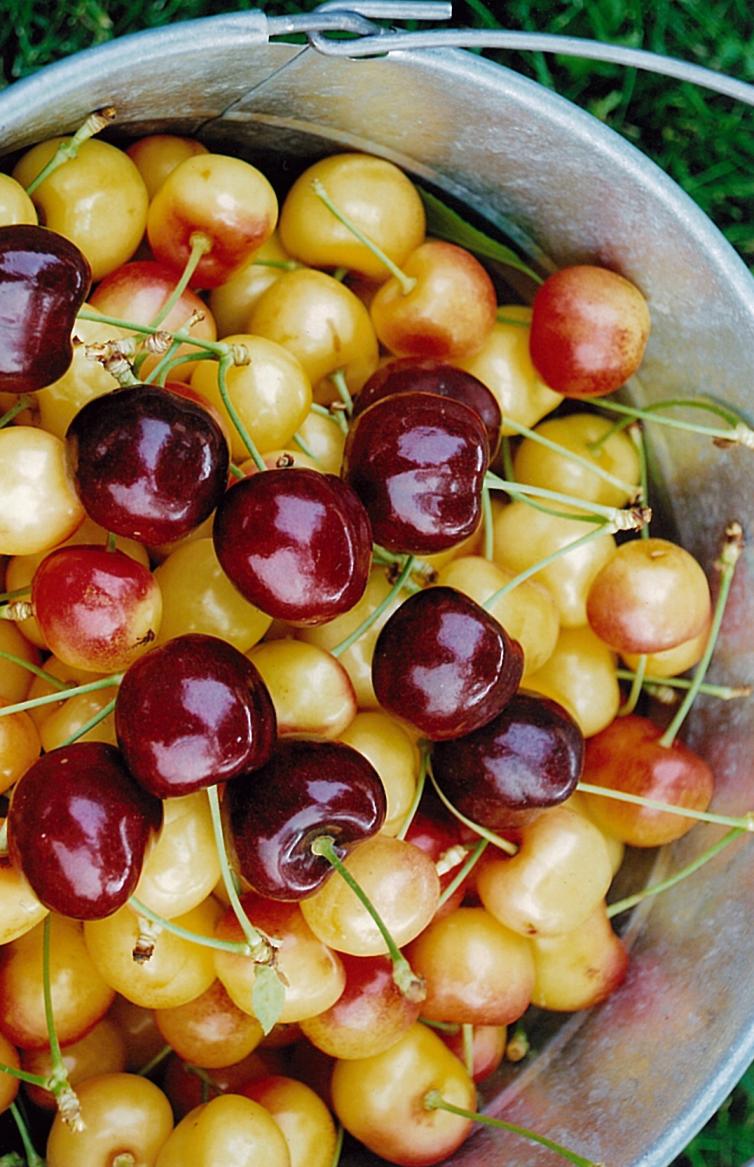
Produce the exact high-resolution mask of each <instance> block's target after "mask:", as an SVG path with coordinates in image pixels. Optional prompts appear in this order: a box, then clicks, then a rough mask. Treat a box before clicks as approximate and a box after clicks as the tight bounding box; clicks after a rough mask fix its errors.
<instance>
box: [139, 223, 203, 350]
mask: <svg viewBox="0 0 754 1167" xmlns="http://www.w3.org/2000/svg"><path fill="white" fill-rule="evenodd" d="M189 244H190V245H191V251H190V252H189V257H188V259H187V260H186V266H185V267H184V269H183V272H182V273H181V278H180V279H179V280H178V283H177V284H176V285H175V287H174V288H173V290H172V292H171V293H170V295H169V296H168V298H167V300H166V301H165V303H164V304H163V305H162V307H161V308H160V310H159V312H158V313H157V315H156V316H155V318H154V320H152V322H151V323H152V324H153V325H154V327H155V328H159V326H160V325H161V324H162V322H163V320H166V319H167V317H168V316H169V315H170V313H171V312H172V310H173V308H174V307H175V306H176V304H177V303H178V301H179V300H180V298H181V296H182V295H183V293H184V292H185V291H186V288H187V287H188V285H189V281H190V280H191V277H192V276H193V274H194V272H195V271H196V269H197V267H198V266H199V262H200V260H201V259H202V256H204V255H206V254H207V252H208V251H211V250H212V240H211V239H210V237H209V235H205V234H204V232H203V231H193V232H192V233H191V236H190V237H189Z"/></svg>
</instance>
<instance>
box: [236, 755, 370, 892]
mask: <svg viewBox="0 0 754 1167" xmlns="http://www.w3.org/2000/svg"><path fill="white" fill-rule="evenodd" d="M226 806H227V809H228V816H229V821H230V828H231V833H232V837H233V842H234V844H235V848H236V854H237V856H238V862H239V866H240V870H241V874H242V875H243V876H244V878H245V879H247V880H248V881H249V883H250V884H251V886H252V887H253V888H254V889H255V891H258V892H259V894H260V895H263V896H267V897H268V898H269V899H276V900H300V899H303V898H304V897H305V896H308V895H311V893H312V892H314V891H316V890H317V888H318V887H319V886H320V885H321V884H322V883H323V882H324V881H325V879H326V878H327V877H328V875H329V874H330V872H331V871H332V868H331V866H330V864H329V863H328V861H327V860H326V859H324V858H322V857H321V856H318V855H314V854H313V853H312V849H311V847H312V843H313V842H314V840H315V839H317V838H319V837H320V836H322V835H330V836H331V837H332V838H333V839H334V840H335V844H336V846H337V847H338V848H339V849H340V850H341V851H343V850H344V849H345V848H346V847H348V845H349V844H351V843H356V842H358V841H359V840H361V839H366V838H368V837H369V836H371V835H374V834H376V833H377V831H379V829H380V827H381V826H382V824H383V822H384V821H385V813H386V809H387V800H386V797H385V789H384V787H383V785H382V782H381V780H380V777H379V775H378V774H377V771H376V770H375V769H374V767H373V766H372V765H371V763H370V762H368V761H367V759H366V758H365V757H364V755H363V754H360V753H358V752H357V751H356V750H354V749H352V748H351V747H350V746H347V745H344V743H343V742H324V741H313V740H302V739H297V738H285V739H282V740H281V741H279V742H278V744H277V746H276V748H275V750H274V751H273V754H272V757H271V758H270V760H269V762H267V764H266V765H265V766H263V767H261V769H259V770H257V771H256V772H255V773H254V774H253V775H250V777H249V778H248V780H244V779H239V780H238V781H237V782H231V784H230V785H229V786H228V789H227V794H226Z"/></svg>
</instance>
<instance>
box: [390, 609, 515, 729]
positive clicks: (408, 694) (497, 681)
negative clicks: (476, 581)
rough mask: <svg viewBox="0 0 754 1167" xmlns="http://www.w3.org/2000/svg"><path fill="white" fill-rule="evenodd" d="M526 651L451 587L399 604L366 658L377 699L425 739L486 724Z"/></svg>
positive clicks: (511, 688)
mask: <svg viewBox="0 0 754 1167" xmlns="http://www.w3.org/2000/svg"><path fill="white" fill-rule="evenodd" d="M523 664H524V654H523V650H522V649H521V645H520V644H519V643H518V641H517V640H513V639H512V638H511V637H510V636H509V635H508V633H507V632H506V631H505V629H504V628H503V627H502V625H501V624H499V623H498V622H497V620H496V619H495V618H494V616H491V615H490V614H489V612H485V610H484V608H481V607H480V606H479V604H477V603H475V601H474V600H472V599H470V598H469V597H468V596H465V595H464V594H463V593H462V592H458V591H456V590H455V588H447V587H432V588H426V589H425V590H424V591H421V592H416V593H415V595H413V596H410V597H409V598H408V599H407V600H405V601H404V602H403V604H401V606H400V608H398V609H397V610H396V611H395V612H394V613H393V615H392V616H391V617H390V619H389V620H388V622H387V623H386V624H385V626H384V628H383V629H382V631H381V632H380V635H379V637H378V639H377V643H376V645H375V650H374V659H373V662H372V681H373V683H374V691H375V693H376V695H377V700H378V701H379V702H380V704H381V705H382V706H383V707H384V708H385V709H387V710H388V712H389V713H392V714H394V715H395V716H396V717H399V718H402V719H403V720H405V721H410V722H411V724H412V725H414V726H416V728H417V729H418V730H420V732H421V733H422V734H424V736H425V737H428V738H430V739H432V740H435V741H439V740H442V739H444V738H454V737H461V736H463V735H464V734H467V733H471V732H472V731H473V730H475V729H479V728H480V726H483V725H486V724H487V722H488V721H491V720H492V718H493V717H496V716H497V714H498V713H500V711H501V710H502V709H504V707H505V706H506V705H507V703H508V702H509V701H510V699H511V697H512V696H513V694H514V693H515V692H516V689H517V688H518V684H519V681H520V680H521V674H522V672H523Z"/></svg>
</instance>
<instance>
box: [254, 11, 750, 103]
mask: <svg viewBox="0 0 754 1167" xmlns="http://www.w3.org/2000/svg"><path fill="white" fill-rule="evenodd" d="M451 16H452V5H451V4H448V3H444V0H440V2H435V0H426V2H421V0H419V2H418V3H415V2H413V0H363V2H361V0H350V2H347V0H327V2H326V3H324V4H320V5H319V7H318V8H316V9H315V10H314V12H313V13H310V14H309V15H307V16H303V17H289V18H285V17H275V18H270V19H269V21H268V24H269V26H270V35H272V36H277V35H283V34H285V33H290V32H303V33H305V34H306V35H307V37H308V38H309V44H310V45H311V47H312V48H313V49H315V50H316V51H317V52H318V53H321V54H322V55H323V56H328V57H351V58H362V57H374V56H382V55H383V54H385V53H389V52H395V51H398V50H408V49H439V48H454V49H516V50H519V51H537V52H543V53H559V54H561V55H563V56H569V57H584V58H587V59H589V60H593V61H603V62H607V63H608V64H613V65H624V66H625V67H627V68H633V69H642V70H644V71H645V72H648V73H659V74H661V75H662V76H664V77H670V78H672V79H673V80H676V81H689V82H691V83H692V84H694V85H698V86H700V87H701V88H703V89H710V90H712V91H713V92H715V93H721V94H723V95H724V96H725V97H732V98H734V99H735V100H736V101H741V102H743V103H744V104H745V105H752V106H754V85H750V84H749V83H748V82H746V81H741V80H739V79H738V78H737V77H728V76H727V75H726V74H725V73H719V72H717V71H716V70H714V69H707V68H705V67H704V66H702V65H694V64H692V63H690V62H689V61H681V60H678V59H677V58H676V57H668V56H665V55H664V54H661V53H653V52H650V51H648V50H646V49H633V48H629V47H628V46H625V45H614V44H603V43H602V42H600V41H594V40H588V39H586V38H582V37H574V36H557V35H555V34H552V33H538V32H520V31H515V30H508V29H487V28H428V29H421V30H419V31H416V32H406V31H405V30H403V29H385V28H381V27H379V26H378V25H376V24H374V23H373V21H374V20H389V21H393V20H448V19H450V17H451ZM278 25H285V27H284V28H283V27H280V28H279V30H278V27H277V26H278ZM336 32H339V33H343V32H347V33H351V34H352V35H353V39H350V40H342V39H336V38H335V37H333V36H332V35H330V34H332V33H336Z"/></svg>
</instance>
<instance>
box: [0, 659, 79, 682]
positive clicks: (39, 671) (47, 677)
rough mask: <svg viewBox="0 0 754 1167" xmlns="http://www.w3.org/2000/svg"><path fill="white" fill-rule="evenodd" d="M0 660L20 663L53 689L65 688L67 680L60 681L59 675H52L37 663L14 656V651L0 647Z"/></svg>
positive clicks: (14, 663)
mask: <svg viewBox="0 0 754 1167" xmlns="http://www.w3.org/2000/svg"><path fill="white" fill-rule="evenodd" d="M0 660H7V661H9V662H10V663H11V664H13V665H20V666H21V668H22V669H28V671H29V672H30V673H33V674H34V676H35V677H39V678H40V680H42V681H46V682H47V684H48V685H52V686H53V687H54V688H55V689H65V688H66V687H67V685H68V682H67V681H61V679H60V677H55V676H53V674H52V673H48V672H47V670H46V669H43V668H40V666H39V665H35V664H32V662H31V661H29V660H24V658H23V657H22V656H16V654H15V652H6V651H5V649H0Z"/></svg>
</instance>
